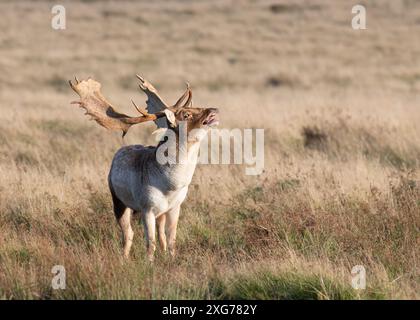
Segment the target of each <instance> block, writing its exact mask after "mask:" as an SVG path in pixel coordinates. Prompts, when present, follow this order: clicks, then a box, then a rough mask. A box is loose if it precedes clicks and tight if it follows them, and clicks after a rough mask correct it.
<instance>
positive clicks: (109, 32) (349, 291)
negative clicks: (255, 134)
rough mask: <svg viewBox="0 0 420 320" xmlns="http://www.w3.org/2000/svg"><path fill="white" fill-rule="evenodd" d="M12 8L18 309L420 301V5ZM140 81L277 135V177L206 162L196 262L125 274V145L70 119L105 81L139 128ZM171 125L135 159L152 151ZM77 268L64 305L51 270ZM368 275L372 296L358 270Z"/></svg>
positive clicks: (144, 133)
mask: <svg viewBox="0 0 420 320" xmlns="http://www.w3.org/2000/svg"><path fill="white" fill-rule="evenodd" d="M363 2H364V3H365V5H366V9H367V29H366V30H353V29H352V28H351V19H352V17H353V15H352V13H351V8H352V6H353V5H355V4H357V2H356V1H355V3H354V4H352V3H351V1H344V0H341V1H327V0H316V1H293V2H292V1H274V0H273V1H235V2H234V3H233V2H231V1H194V2H193V1H170V2H163V1H154V2H153V4H151V3H147V2H134V1H127V2H124V1H118V2H117V1H115V2H108V1H103V2H102V1H80V2H77V1H61V4H63V5H64V6H65V7H66V13H67V19H66V23H67V28H66V30H61V31H58V30H53V29H52V28H51V17H52V14H51V8H52V6H53V4H54V3H53V2H47V1H13V2H11V1H0V12H1V13H2V19H0V30H2V31H1V32H0V70H1V72H0V110H1V112H0V177H1V178H0V298H3V299H121V298H127V299H171V298H177V299H190V298H197V299H208V298H212V299H360V298H361V299H419V298H420V284H419V283H420V281H419V278H420V277H419V269H418V268H419V248H420V239H419V234H420V233H419V227H420V125H419V122H420V109H419V106H420V42H419V41H418V40H419V39H418V37H419V34H420V3H419V2H418V1H414V0H412V1H410V0H406V1H391V0H388V1H385V0H376V1H375V0H369V1H363ZM136 73H140V74H142V75H143V76H144V77H145V78H147V79H148V80H150V81H151V82H152V83H153V84H155V86H156V87H157V88H158V89H159V91H160V93H161V94H162V96H163V97H164V98H165V99H166V100H167V101H170V102H172V101H175V100H176V98H177V97H178V96H179V95H180V93H181V92H182V91H183V89H184V81H186V80H188V81H189V82H190V83H191V85H192V89H193V93H194V105H196V106H200V105H203V106H214V107H218V108H220V111H221V115H220V116H221V127H222V128H264V129H265V170H264V173H263V174H261V175H259V176H247V175H245V168H244V166H242V165H200V166H199V167H198V168H197V170H196V173H195V176H194V179H193V182H192V185H191V186H190V190H189V194H188V197H187V200H186V201H185V203H184V204H183V206H182V213H181V218H180V223H179V228H178V238H177V246H178V256H177V257H176V259H175V260H171V259H170V258H169V257H168V256H164V255H162V254H160V253H159V252H157V257H156V259H155V263H154V265H153V267H151V266H150V265H149V264H148V262H147V261H146V259H145V251H146V250H145V243H144V239H143V229H142V227H141V225H140V224H139V223H136V224H135V227H134V231H135V238H134V245H133V250H132V258H131V259H130V261H124V259H123V258H122V248H121V237H120V230H119V228H118V226H117V223H116V221H115V218H114V215H113V213H112V207H111V206H112V203H111V197H110V194H109V192H108V186H107V180H106V179H107V173H108V170H109V167H110V163H111V160H112V157H113V154H114V153H115V152H116V151H117V150H118V148H119V147H121V145H122V144H123V142H122V140H121V136H120V134H118V133H115V132H108V131H106V130H105V129H103V128H101V127H99V126H98V125H96V124H95V123H94V122H89V121H87V119H86V117H85V116H84V115H83V112H82V111H81V110H80V109H78V108H76V107H75V106H74V105H70V101H72V100H75V99H76V98H77V97H76V95H75V94H74V92H72V91H71V89H70V88H69V87H68V83H67V80H68V79H72V78H73V76H74V75H77V76H78V77H79V78H85V77H87V76H92V77H94V78H95V79H96V80H98V81H100V82H101V83H102V84H103V93H104V95H105V96H106V97H107V98H109V100H110V101H112V102H114V103H115V104H116V105H117V106H118V107H119V108H120V109H121V110H123V111H124V112H126V113H129V114H132V115H134V114H135V113H134V112H133V111H134V109H133V108H132V107H131V106H130V104H131V103H130V99H131V98H133V99H134V100H135V101H136V102H137V104H139V105H143V103H144V95H143V94H142V93H141V92H140V91H139V90H138V88H137V81H136V79H135V76H134V75H135V74H136ZM153 130H154V128H153V125H149V124H147V125H141V126H136V127H134V128H133V129H131V130H130V133H129V134H128V135H127V136H126V138H125V143H126V144H135V143H139V144H153V143H154V139H153V138H152V136H151V132H152V131H153ZM54 265H63V266H64V267H65V269H66V285H67V286H66V289H65V290H53V289H52V287H51V279H52V277H53V274H52V273H51V268H52V267H53V266H54ZM355 265H363V266H364V267H365V269H366V285H367V287H366V289H365V290H354V289H353V288H352V286H351V269H352V267H353V266H355Z"/></svg>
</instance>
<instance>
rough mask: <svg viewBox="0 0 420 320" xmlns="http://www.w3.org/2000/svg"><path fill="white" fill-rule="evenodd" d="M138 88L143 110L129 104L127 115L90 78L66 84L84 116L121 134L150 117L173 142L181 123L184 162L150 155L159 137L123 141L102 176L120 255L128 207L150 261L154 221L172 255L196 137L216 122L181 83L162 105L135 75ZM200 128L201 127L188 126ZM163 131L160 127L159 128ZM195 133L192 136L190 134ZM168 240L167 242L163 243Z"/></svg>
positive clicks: (129, 239)
mask: <svg viewBox="0 0 420 320" xmlns="http://www.w3.org/2000/svg"><path fill="white" fill-rule="evenodd" d="M137 78H138V79H139V80H140V84H139V86H140V88H141V89H142V90H143V91H144V92H145V93H146V95H147V101H146V105H147V107H146V110H144V109H141V108H139V107H137V106H136V105H135V104H134V102H133V104H134V106H135V107H136V109H137V111H138V112H139V113H140V116H138V117H130V116H128V115H125V114H123V113H120V112H118V111H116V109H115V108H114V106H113V105H111V104H110V103H109V102H108V101H107V100H106V99H105V98H104V97H103V95H102V94H101V91H100V89H101V84H100V83H99V82H97V81H95V80H93V79H90V78H89V79H87V80H83V81H79V80H78V79H77V78H75V81H74V83H73V82H72V81H71V80H70V81H69V83H70V86H71V88H72V89H73V90H74V91H75V92H76V93H77V94H78V95H79V96H80V101H73V102H72V103H73V104H78V105H79V106H80V107H82V108H84V109H85V110H86V113H85V114H87V115H90V116H91V117H92V119H94V120H96V122H97V123H99V124H100V125H101V126H103V127H105V128H107V129H110V130H122V132H123V136H124V135H125V134H126V133H127V131H128V130H129V128H130V127H131V126H132V125H135V124H139V123H143V122H147V121H154V122H155V123H156V125H157V126H158V127H159V128H166V130H171V131H172V132H173V133H174V135H175V137H176V139H175V144H176V147H177V148H176V149H175V150H177V152H178V153H179V152H180V149H181V148H178V147H179V136H180V134H179V132H180V130H179V128H180V123H182V122H184V123H186V124H187V134H188V141H187V143H186V146H185V148H184V149H186V150H184V151H186V155H187V158H188V161H187V162H185V163H166V164H162V163H160V162H159V161H158V160H157V157H156V154H157V152H158V148H159V146H160V145H162V143H164V142H163V141H161V142H160V143H159V144H158V145H157V146H155V147H145V146H142V145H131V146H124V147H122V148H121V149H119V150H118V151H117V153H116V154H115V155H114V159H113V161H112V165H111V169H110V171H109V175H108V183H109V189H110V192H111V196H112V201H113V205H114V213H115V216H116V218H117V221H118V223H119V225H120V227H121V230H122V233H123V242H124V256H125V257H127V258H128V257H129V253H130V248H131V245H132V243H133V236H134V232H133V230H132V228H131V217H132V215H133V212H135V213H140V216H141V217H142V221H143V225H144V230H145V236H146V241H147V256H148V258H149V260H151V261H152V260H153V257H154V251H155V249H156V240H155V238H156V235H155V233H156V232H155V231H156V223H157V231H158V236H159V244H160V247H161V249H162V250H163V251H166V247H167V245H168V247H169V252H170V254H171V256H174V255H175V238H176V229H177V223H178V217H179V213H180V206H181V204H182V202H183V201H184V199H185V197H186V195H187V191H188V186H189V184H190V183H191V179H192V176H193V174H194V171H195V167H196V163H197V160H198V151H199V145H200V140H201V139H202V138H203V137H204V136H205V134H206V133H207V131H208V130H209V128H211V127H213V126H215V125H218V109H216V108H193V107H192V92H191V89H190V87H189V85H188V84H187V89H186V91H185V93H184V94H183V95H182V96H181V97H180V98H179V99H178V101H177V102H176V103H175V104H174V105H172V106H168V105H167V104H166V103H165V102H164V101H163V100H162V98H161V97H160V96H159V94H158V92H157V91H156V89H155V88H154V87H153V86H152V84H150V83H149V82H148V81H146V80H145V79H143V78H142V77H140V76H138V75H137ZM193 129H201V130H193ZM159 130H165V129H159ZM193 132H198V133H196V134H194V135H193V136H190V133H191V134H192V133H193ZM167 239H168V243H167Z"/></svg>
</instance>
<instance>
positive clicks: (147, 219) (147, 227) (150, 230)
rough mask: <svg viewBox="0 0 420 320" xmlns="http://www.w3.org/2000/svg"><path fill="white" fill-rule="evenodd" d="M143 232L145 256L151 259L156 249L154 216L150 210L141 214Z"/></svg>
mask: <svg viewBox="0 0 420 320" xmlns="http://www.w3.org/2000/svg"><path fill="white" fill-rule="evenodd" d="M143 226H144V234H145V236H146V245H147V258H148V259H149V261H153V258H154V253H155V250H156V217H155V215H154V213H153V212H152V211H151V210H148V211H147V212H145V213H144V214H143Z"/></svg>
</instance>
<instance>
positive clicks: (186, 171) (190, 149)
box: [157, 141, 200, 190]
mask: <svg viewBox="0 0 420 320" xmlns="http://www.w3.org/2000/svg"><path fill="white" fill-rule="evenodd" d="M199 150H200V142H199V141H195V142H189V143H187V144H179V143H178V141H177V143H176V153H174V155H175V154H176V159H174V158H170V157H168V160H169V163H167V164H161V163H159V162H158V161H157V166H158V167H159V171H160V172H161V173H162V174H163V175H164V176H165V178H166V179H167V181H168V184H169V185H170V186H171V188H170V189H172V190H175V189H180V188H183V187H186V186H188V185H189V184H190V183H191V180H192V177H193V175H194V172H195V168H196V166H197V162H198V153H199Z"/></svg>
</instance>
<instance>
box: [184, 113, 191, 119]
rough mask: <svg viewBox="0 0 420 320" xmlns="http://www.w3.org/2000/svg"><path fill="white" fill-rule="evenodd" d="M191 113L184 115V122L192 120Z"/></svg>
mask: <svg viewBox="0 0 420 320" xmlns="http://www.w3.org/2000/svg"><path fill="white" fill-rule="evenodd" d="M191 116H192V115H191V113H189V112H185V113H184V120H188V119H190V118H191Z"/></svg>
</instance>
